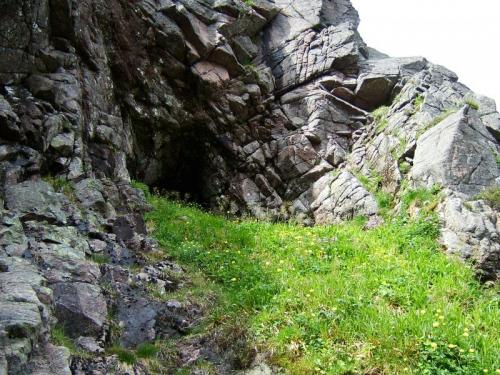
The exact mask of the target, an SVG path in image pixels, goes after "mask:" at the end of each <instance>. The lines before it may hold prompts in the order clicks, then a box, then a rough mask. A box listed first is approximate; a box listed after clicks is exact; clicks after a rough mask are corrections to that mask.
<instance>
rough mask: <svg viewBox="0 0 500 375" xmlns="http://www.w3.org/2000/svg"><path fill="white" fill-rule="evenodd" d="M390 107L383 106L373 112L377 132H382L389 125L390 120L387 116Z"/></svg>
mask: <svg viewBox="0 0 500 375" xmlns="http://www.w3.org/2000/svg"><path fill="white" fill-rule="evenodd" d="M389 109H390V108H389V107H387V106H382V107H379V108H377V109H376V110H374V111H373V112H372V115H373V119H374V123H375V124H376V128H375V131H376V132H377V134H378V133H380V132H382V131H383V130H384V129H385V128H386V127H387V125H389V120H388V118H387V115H388V113H389Z"/></svg>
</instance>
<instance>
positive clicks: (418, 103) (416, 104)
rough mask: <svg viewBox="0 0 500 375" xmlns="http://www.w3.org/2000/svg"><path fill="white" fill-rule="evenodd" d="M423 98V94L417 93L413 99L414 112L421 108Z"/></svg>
mask: <svg viewBox="0 0 500 375" xmlns="http://www.w3.org/2000/svg"><path fill="white" fill-rule="evenodd" d="M424 100H425V97H424V96H423V95H417V97H416V98H415V101H414V102H413V108H414V110H415V113H416V112H418V111H420V110H421V109H422V106H423V105H424Z"/></svg>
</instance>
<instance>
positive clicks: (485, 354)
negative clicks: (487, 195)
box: [147, 188, 500, 375]
mask: <svg viewBox="0 0 500 375" xmlns="http://www.w3.org/2000/svg"><path fill="white" fill-rule="evenodd" d="M438 191H439V189H438V188H436V189H434V191H424V190H421V191H415V192H412V191H410V192H407V193H406V194H405V195H404V197H403V204H404V205H405V207H409V206H410V205H412V204H416V202H417V203H419V204H420V205H421V206H422V207H426V209H424V210H421V216H420V217H416V218H415V219H413V220H411V219H409V218H408V217H407V216H406V215H404V214H402V215H401V216H398V217H394V218H392V219H391V218H388V219H386V223H385V224H383V225H381V226H379V227H378V228H376V229H373V230H370V231H365V230H363V229H362V228H363V225H364V222H365V220H364V219H363V218H358V219H356V220H354V221H352V222H348V223H345V224H342V225H332V226H317V227H311V228H307V227H300V226H296V225H291V224H284V223H278V224H272V223H266V222H258V221H255V220H230V219H226V218H224V217H220V216H215V215H211V214H209V213H206V212H203V211H202V210H200V209H198V208H196V207H194V206H187V205H184V204H180V203H177V202H172V201H169V200H166V199H164V198H161V197H157V196H149V200H150V203H151V204H152V205H153V207H154V210H153V211H152V212H150V213H148V214H147V220H148V221H149V227H150V228H154V233H155V235H156V237H157V239H158V240H159V242H160V244H161V245H162V246H163V248H164V249H165V251H166V253H167V254H168V255H169V256H172V257H174V258H175V259H176V260H177V261H178V262H180V263H181V264H184V265H185V266H186V267H188V268H191V269H197V270H200V271H201V272H202V273H203V274H204V275H205V277H206V278H207V279H208V280H210V283H214V284H215V285H217V288H215V289H212V288H211V287H209V286H208V285H210V283H207V290H208V289H210V290H211V291H214V290H216V293H217V296H218V300H217V302H216V303H214V307H213V310H212V311H211V314H212V315H211V319H212V324H213V325H215V326H217V327H220V326H224V327H226V329H227V330H228V332H230V331H231V330H233V331H238V332H243V331H244V335H245V336H246V337H247V339H248V340H249V341H250V343H251V345H256V346H257V347H258V348H259V350H260V351H261V352H264V353H266V354H267V355H268V357H269V359H268V361H269V362H270V363H271V364H273V365H276V366H279V367H281V368H283V369H284V370H285V373H290V374H301V375H303V374H471V375H472V374H479V373H482V371H483V369H487V370H488V371H489V372H490V373H495V371H496V369H499V368H500V362H499V359H500V350H499V345H498V343H499V339H500V337H499V332H500V313H499V298H498V288H497V287H493V288H490V289H488V288H486V287H483V286H482V285H481V284H480V283H479V282H478V281H477V280H476V279H475V278H474V272H473V270H472V269H471V268H470V267H468V266H467V265H465V264H463V263H462V262H460V261H458V260H456V259H455V258H450V257H448V256H446V255H445V254H444V253H443V252H442V251H441V249H440V247H439V245H438V243H437V236H438V233H439V230H438V227H437V220H436V218H435V216H434V215H433V214H432V213H431V211H432V205H433V204H435V201H436V199H437V198H436V196H438V195H439V192H438ZM240 334H241V335H243V333H237V334H236V335H240Z"/></svg>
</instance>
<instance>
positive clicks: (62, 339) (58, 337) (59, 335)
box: [50, 325, 78, 354]
mask: <svg viewBox="0 0 500 375" xmlns="http://www.w3.org/2000/svg"><path fill="white" fill-rule="evenodd" d="M50 334H51V340H52V342H53V343H54V344H55V345H57V346H64V347H66V348H68V349H69V351H70V353H72V354H75V353H77V352H78V350H77V348H76V345H75V343H74V342H73V340H72V339H71V338H70V337H68V336H67V335H66V333H65V332H64V329H63V328H62V327H60V326H58V325H56V326H55V327H54V328H52V331H51V333H50Z"/></svg>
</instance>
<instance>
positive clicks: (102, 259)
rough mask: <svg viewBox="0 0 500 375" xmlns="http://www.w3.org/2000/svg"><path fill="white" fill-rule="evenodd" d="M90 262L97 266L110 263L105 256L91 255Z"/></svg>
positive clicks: (109, 259) (108, 258)
mask: <svg viewBox="0 0 500 375" xmlns="http://www.w3.org/2000/svg"><path fill="white" fill-rule="evenodd" d="M90 260H91V261H92V262H94V263H97V264H107V263H109V262H110V261H111V258H110V257H109V256H108V255H105V254H92V255H91V256H90Z"/></svg>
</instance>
